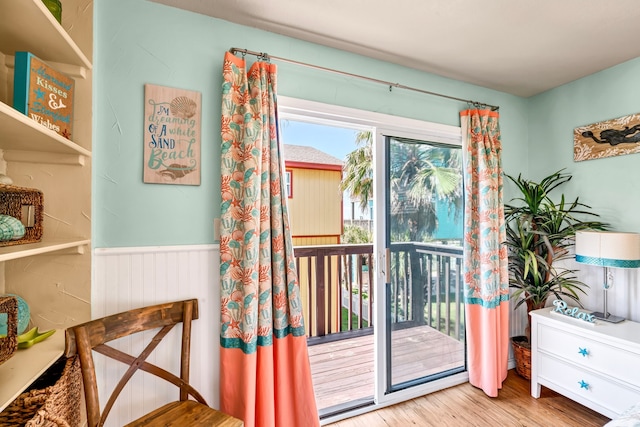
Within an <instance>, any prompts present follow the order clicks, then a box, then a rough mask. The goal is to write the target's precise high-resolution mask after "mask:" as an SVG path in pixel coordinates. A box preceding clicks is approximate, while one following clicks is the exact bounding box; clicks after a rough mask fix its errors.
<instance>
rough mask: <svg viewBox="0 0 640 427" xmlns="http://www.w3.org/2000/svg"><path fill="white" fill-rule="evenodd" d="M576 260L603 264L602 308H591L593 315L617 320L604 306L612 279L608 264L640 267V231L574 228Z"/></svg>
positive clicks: (616, 266)
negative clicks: (620, 231) (597, 309)
mask: <svg viewBox="0 0 640 427" xmlns="http://www.w3.org/2000/svg"><path fill="white" fill-rule="evenodd" d="M575 249H576V261H577V262H580V263H582V264H589V265H598V266H600V267H604V308H603V310H602V312H601V313H600V312H595V313H593V315H594V316H595V318H596V319H600V320H605V321H607V322H612V323H618V322H621V321H623V320H624V318H623V317H619V316H613V315H611V314H610V313H609V311H608V310H607V292H608V290H609V288H610V287H611V284H612V281H613V273H611V271H610V268H638V267H640V234H639V233H618V232H611V231H578V232H576V247H575Z"/></svg>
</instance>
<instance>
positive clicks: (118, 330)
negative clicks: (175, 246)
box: [65, 299, 206, 427]
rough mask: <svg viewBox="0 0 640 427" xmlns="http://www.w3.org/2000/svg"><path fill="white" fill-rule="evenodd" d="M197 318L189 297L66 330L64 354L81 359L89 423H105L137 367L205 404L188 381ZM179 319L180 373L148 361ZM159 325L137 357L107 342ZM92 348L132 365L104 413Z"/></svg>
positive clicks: (183, 397)
mask: <svg viewBox="0 0 640 427" xmlns="http://www.w3.org/2000/svg"><path fill="white" fill-rule="evenodd" d="M197 318H198V300H196V299H190V300H185V301H176V302H170V303H166V304H158V305H154V306H150V307H143V308H138V309H134V310H129V311H125V312H123V313H118V314H113V315H111V316H106V317H103V318H101V319H95V320H91V321H89V322H86V323H82V324H80V325H76V326H72V327H70V328H68V329H67V330H66V345H65V347H66V348H65V355H66V356H67V357H72V356H74V355H75V354H77V355H78V357H79V359H80V366H81V370H82V379H83V381H84V389H85V398H86V404H87V421H88V424H89V426H90V427H94V426H101V425H103V424H104V422H105V420H106V418H107V415H108V414H109V411H110V410H111V408H112V406H113V404H114V402H115V400H116V399H117V397H118V395H119V394H120V392H121V391H122V389H123V388H124V386H125V385H126V384H127V382H128V381H129V379H131V377H132V376H133V374H134V373H135V372H136V371H137V370H138V369H141V370H143V371H145V372H149V373H151V374H153V375H156V376H158V377H160V378H162V379H164V380H167V381H169V382H170V383H172V384H174V385H176V386H177V387H179V388H180V400H187V399H188V398H189V395H190V396H192V397H193V398H194V399H195V400H197V401H198V402H200V403H203V404H205V405H206V402H205V400H204V399H203V398H202V396H201V395H200V394H199V393H198V392H197V391H196V390H195V389H194V388H193V387H192V386H191V385H190V384H189V356H190V347H191V320H193V319H197ZM178 323H182V351H181V360H180V377H177V376H176V375H174V374H172V373H170V372H168V371H166V370H164V369H162V368H159V367H158V366H155V365H153V364H151V363H148V362H146V361H145V360H146V359H147V357H148V356H149V354H151V352H152V351H153V350H154V349H155V348H156V347H157V346H158V344H159V343H160V342H161V341H162V339H163V338H164V337H165V336H166V335H167V333H168V332H169V331H170V330H171V329H172V328H173V327H174V326H175V325H177V324H178ZM158 328H159V331H158V333H157V334H156V335H155V336H154V337H153V339H152V340H151V342H149V344H148V345H147V346H146V347H145V348H144V350H142V352H141V353H140V355H139V356H137V357H134V356H131V355H129V354H127V353H125V352H122V351H120V350H118V349H115V348H113V347H111V346H108V345H107V344H106V343H108V342H110V341H113V340H115V339H118V338H122V337H126V336H129V335H132V334H137V333H139V332H144V331H148V330H151V329H158ZM140 338H142V336H140ZM92 350H93V351H97V352H98V353H101V354H103V355H105V356H108V357H110V358H113V359H115V360H118V361H120V362H122V363H125V364H127V365H129V369H128V370H127V371H126V372H125V373H124V375H123V376H122V378H121V379H120V381H119V382H118V384H117V385H116V387H115V388H114V390H113V392H112V393H111V396H110V397H109V400H108V401H107V403H106V405H105V407H104V410H103V412H102V414H100V404H99V400H98V384H97V382H96V373H95V365H94V362H93V353H92Z"/></svg>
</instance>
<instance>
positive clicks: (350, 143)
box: [280, 120, 358, 160]
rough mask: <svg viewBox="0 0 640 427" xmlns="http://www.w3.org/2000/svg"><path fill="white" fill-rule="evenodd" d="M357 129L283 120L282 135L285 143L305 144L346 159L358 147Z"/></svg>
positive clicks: (281, 125)
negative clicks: (356, 142)
mask: <svg viewBox="0 0 640 427" xmlns="http://www.w3.org/2000/svg"><path fill="white" fill-rule="evenodd" d="M357 132H358V131H357V130H355V129H347V128H339V127H335V126H326V125H319V124H315V123H305V122H299V121H293V120H282V121H281V124H280V136H281V138H282V143H283V144H292V145H305V146H310V147H315V148H317V149H318V150H321V151H324V152H325V153H327V154H331V155H332V156H333V157H337V158H338V159H340V160H344V159H345V157H346V156H347V154H348V153H350V152H351V151H353V150H354V149H355V148H356V144H355V142H354V141H355V140H356V133H357Z"/></svg>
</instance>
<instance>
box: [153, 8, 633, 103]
mask: <svg viewBox="0 0 640 427" xmlns="http://www.w3.org/2000/svg"><path fill="white" fill-rule="evenodd" d="M152 1H156V2H157V3H162V4H167V5H170V6H174V7H178V8H181V9H186V10H190V11H193V12H197V13H202V14H205V15H210V16H214V17H216V18H220V19H224V20H227V21H231V22H235V23H238V24H242V25H246V26H250V27H256V28H260V29H263V30H267V31H271V32H274V33H279V34H284V35H287V36H290V37H295V38H297V39H302V40H307V41H310V42H314V43H318V44H322V45H326V46H331V47H335V48H338V49H342V50H346V51H350V52H354V53H358V54H361V55H365V56H369V57H372V58H377V59H381V60H384V61H388V62H392V63H396V64H400V65H404V66H408V67H412V68H416V69H419V70H423V71H428V72H430V73H434V74H438V75H442V76H445V77H450V78H453V79H456V80H462V81H465V82H469V83H472V84H475V85H478V86H483V87H487V88H491V89H496V90H499V91H503V92H507V93H512V94H514V95H519V96H524V97H528V96H531V95H535V94H538V93H540V92H544V91H546V90H548V89H551V88H554V87H557V86H559V85H562V84H564V83H568V82H570V81H572V80H575V79H578V78H580V77H584V76H586V75H589V74H592V73H595V72H597V71H600V70H603V69H605V68H608V67H611V66H613V65H616V64H620V63H622V62H624V61H627V60H629V59H632V58H635V57H638V56H640V1H638V0H152ZM255 45H258V43H255ZM229 47H232V46H229ZM233 47H239V48H247V49H251V47H249V46H233ZM267 53H270V54H272V55H275V56H281V57H287V55H286V52H267ZM289 59H293V60H296V59H297V58H289ZM317 65H322V64H317ZM639 77H640V76H639ZM425 89H429V88H425Z"/></svg>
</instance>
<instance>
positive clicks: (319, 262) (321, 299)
mask: <svg viewBox="0 0 640 427" xmlns="http://www.w3.org/2000/svg"><path fill="white" fill-rule="evenodd" d="M325 298H326V293H325V282H324V257H323V256H321V255H320V253H319V252H316V332H317V335H318V336H324V335H325V334H326V330H327V329H326V318H325V313H326V307H327V303H326V299H325Z"/></svg>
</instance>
